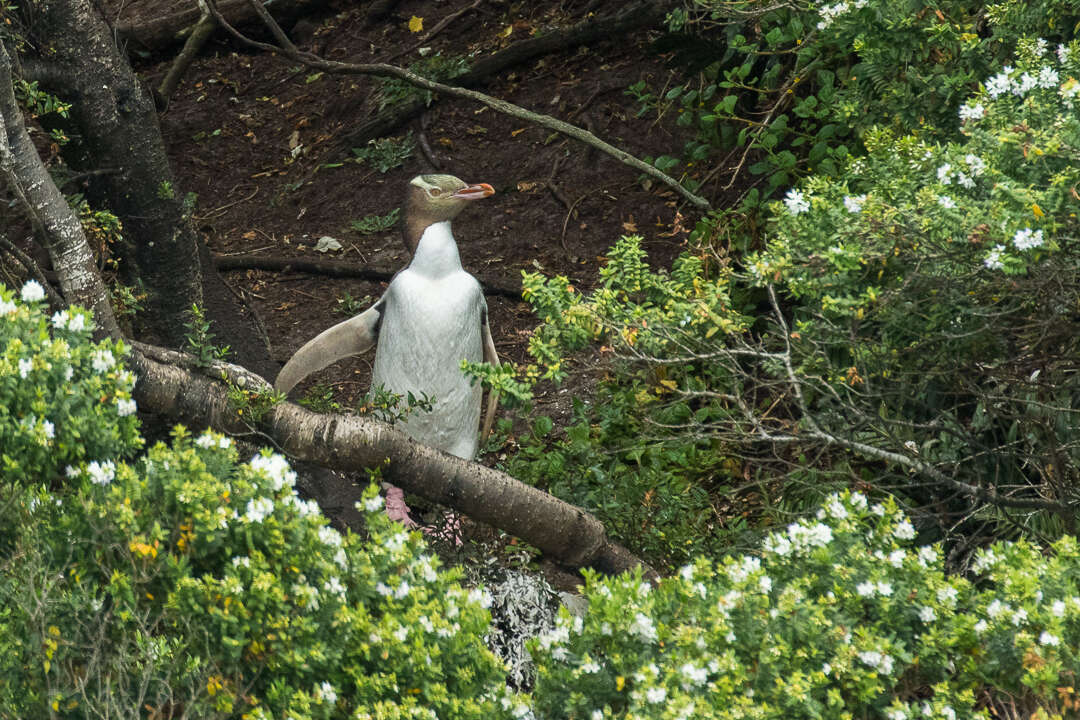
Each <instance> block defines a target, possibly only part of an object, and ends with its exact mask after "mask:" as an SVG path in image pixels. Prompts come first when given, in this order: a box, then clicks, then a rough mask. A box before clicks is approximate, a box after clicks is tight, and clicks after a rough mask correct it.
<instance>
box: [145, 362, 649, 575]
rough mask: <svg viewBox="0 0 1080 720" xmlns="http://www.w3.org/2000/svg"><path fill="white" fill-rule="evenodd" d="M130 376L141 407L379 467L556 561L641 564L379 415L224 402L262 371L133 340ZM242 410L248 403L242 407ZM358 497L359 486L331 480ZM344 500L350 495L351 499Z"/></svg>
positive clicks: (590, 526)
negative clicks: (196, 362) (195, 363)
mask: <svg viewBox="0 0 1080 720" xmlns="http://www.w3.org/2000/svg"><path fill="white" fill-rule="evenodd" d="M133 345H134V347H135V352H133V353H132V358H131V361H132V364H133V366H134V367H135V369H136V372H137V374H138V377H139V380H138V383H137V384H136V386H135V398H136V400H137V401H138V403H139V406H140V407H141V408H142V409H143V410H146V411H150V412H153V413H157V414H160V415H165V416H169V417H174V418H179V419H182V420H185V421H187V422H188V423H189V424H191V425H193V426H196V427H200V426H205V425H210V426H211V427H214V428H216V429H218V430H221V431H223V432H227V433H230V434H233V435H245V434H251V433H253V432H255V433H257V434H259V435H261V436H262V437H263V438H264V439H266V440H269V441H270V442H272V443H273V444H274V445H276V446H277V447H278V448H279V449H280V450H282V451H283V452H285V453H286V454H287V455H289V456H290V457H292V458H294V459H297V460H304V461H308V462H311V463H315V464H317V465H321V466H323V467H327V468H331V469H335V470H342V471H356V470H361V469H363V468H381V469H382V477H383V478H384V479H386V480H388V481H390V482H392V483H394V484H395V485H399V486H401V487H402V488H404V489H405V490H407V491H408V492H410V493H414V494H416V495H420V496H421V497H424V498H426V499H428V500H431V501H433V502H437V503H441V504H443V505H446V506H448V507H451V508H453V509H455V510H458V511H460V512H462V513H464V514H466V515H468V516H469V517H470V518H472V519H474V520H477V521H480V522H483V523H486V524H488V525H491V526H493V527H496V528H499V529H500V530H504V531H506V532H507V533H510V534H511V535H513V536H515V537H518V538H521V539H522V540H525V541H526V542H528V543H530V544H532V545H534V546H536V547H538V548H540V549H541V550H542V551H544V552H545V553H546V554H548V555H549V556H551V557H553V558H554V559H556V560H557V561H558V562H560V563H562V564H563V565H567V566H570V567H584V566H589V567H594V568H596V569H597V570H600V571H602V572H606V573H618V572H623V571H625V570H630V569H633V568H634V567H637V566H642V567H644V569H645V571H646V573H648V574H650V575H653V574H654V573H653V571H652V570H651V569H650V568H649V567H648V565H645V563H643V562H642V561H641V560H640V559H638V558H637V557H636V556H634V555H633V554H632V553H630V552H629V551H628V550H627V549H626V548H624V547H622V546H621V545H619V544H618V543H616V542H613V541H612V540H610V539H609V538H608V537H607V534H606V533H605V531H604V526H603V524H602V523H601V522H600V521H599V520H597V519H596V518H595V517H593V516H592V515H590V514H589V513H587V512H585V511H584V510H582V509H581V508H578V507H575V506H573V505H570V504H569V503H566V502H563V501H562V500H559V499H558V498H556V497H553V496H551V495H549V494H547V493H545V492H543V491H541V490H537V489H536V488H534V487H530V486H528V485H525V484H524V483H521V482H519V481H517V480H515V479H514V478H512V477H510V476H509V475H507V474H506V473H502V472H499V471H498V470H495V469H493V468H489V467H485V466H484V465H480V464H479V463H475V462H470V461H468V460H462V459H461V458H457V457H454V456H452V455H450V454H448V453H444V452H442V451H440V450H435V449H434V448H430V447H427V446H425V445H421V444H420V443H417V442H416V441H414V440H412V439H411V438H409V437H408V436H406V435H405V434H404V433H402V432H399V431H397V430H395V429H393V428H392V427H390V426H389V425H386V424H384V423H380V422H376V421H374V420H369V419H367V418H362V417H357V416H353V415H321V414H318V413H314V412H311V411H309V410H306V409H304V408H302V407H300V406H299V405H295V404H293V403H288V402H282V403H279V404H278V405H275V406H274V407H273V408H271V409H270V410H269V411H268V412H267V413H266V414H265V415H264V416H263V417H262V418H259V419H253V418H249V419H245V418H244V417H243V416H242V415H239V414H238V413H237V411H236V409H235V408H234V407H232V406H231V405H230V403H229V397H228V388H227V387H226V385H225V383H224V382H222V381H220V380H216V379H214V377H220V376H222V375H224V376H226V377H228V382H229V383H231V384H232V385H233V386H242V387H243V388H244V389H245V390H246V391H249V392H256V391H263V392H272V388H271V387H270V384H269V383H267V382H266V380H264V379H263V378H261V377H259V376H258V375H255V374H254V373H251V372H249V371H247V370H245V369H244V368H242V367H239V366H237V365H231V364H229V363H215V364H214V365H213V366H212V367H211V368H210V369H209V370H208V371H207V372H208V375H213V376H214V377H209V376H208V375H203V374H201V373H200V372H198V371H196V369H194V368H193V367H192V364H191V360H192V358H190V357H189V356H186V355H184V354H183V353H179V352H176V351H173V350H165V349H163V348H158V347H154V346H149V345H144V344H142V343H133ZM248 414H249V415H250V413H248ZM336 490H337V491H338V496H339V497H340V496H341V493H342V492H344V493H346V494H348V493H351V494H352V495H353V496H354V497H353V498H352V499H353V500H355V501H359V500H360V499H361V495H362V488H360V487H357V486H355V485H351V484H350V485H348V486H347V487H343V488H336ZM350 504H351V503H350Z"/></svg>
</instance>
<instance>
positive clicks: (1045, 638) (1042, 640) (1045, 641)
mask: <svg viewBox="0 0 1080 720" xmlns="http://www.w3.org/2000/svg"><path fill="white" fill-rule="evenodd" d="M1039 644H1040V645H1049V646H1050V647H1057V646H1058V645H1060V644H1061V638H1059V637H1058V636H1057V635H1052V634H1050V633H1049V632H1047V631H1046V630H1043V634H1042V635H1040V636H1039Z"/></svg>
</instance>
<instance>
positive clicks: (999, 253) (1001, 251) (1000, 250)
mask: <svg viewBox="0 0 1080 720" xmlns="http://www.w3.org/2000/svg"><path fill="white" fill-rule="evenodd" d="M1004 255H1005V246H1004V245H995V246H994V249H993V250H991V251H990V252H989V253H987V255H986V257H985V258H983V265H985V266H986V267H987V268H988V269H990V270H1000V269H1001V268H1003V267H1005V262H1004V261H1003V260H1002V257H1003V256H1004ZM976 572H978V570H976Z"/></svg>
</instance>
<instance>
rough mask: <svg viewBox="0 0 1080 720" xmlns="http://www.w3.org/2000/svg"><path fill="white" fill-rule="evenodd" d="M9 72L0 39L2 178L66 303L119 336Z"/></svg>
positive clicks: (78, 229) (87, 248)
mask: <svg viewBox="0 0 1080 720" xmlns="http://www.w3.org/2000/svg"><path fill="white" fill-rule="evenodd" d="M11 74H12V67H11V58H10V57H9V56H8V54H7V51H6V50H5V49H4V46H3V44H2V43H0V115H3V118H2V119H3V125H4V132H3V136H2V137H0V169H2V171H3V175H4V179H5V183H6V184H7V185H8V189H9V190H11V191H12V192H13V193H14V194H15V195H16V197H17V198H19V200H20V201H21V202H22V203H23V205H24V208H25V210H26V211H27V213H28V214H29V215H30V221H31V223H32V224H33V225H34V229H35V234H36V235H38V240H39V242H41V243H42V244H43V245H44V246H45V249H46V250H47V251H48V253H49V258H50V260H51V261H52V265H53V269H54V270H55V271H56V274H57V278H58V279H59V281H60V288H61V290H62V291H63V293H64V296H65V297H66V299H67V300H68V302H73V303H78V304H80V305H83V306H84V307H87V308H89V309H91V310H93V311H94V318H95V320H96V321H97V326H98V328H99V329H100V330H101V331H102V332H104V333H105V334H108V335H113V336H119V334H120V330H119V329H118V328H117V325H116V318H115V317H114V316H113V311H112V305H111V304H110V303H109V294H108V292H107V291H106V290H105V285H104V284H103V283H102V281H101V275H100V274H98V271H97V267H96V266H95V265H94V255H93V253H92V252H91V250H90V245H89V243H87V241H86V236H85V235H84V234H83V229H82V224H81V223H80V222H79V218H78V217H77V216H76V215H75V213H74V212H73V211H72V209H71V207H70V206H69V205H68V203H67V200H66V199H65V198H64V196H63V195H62V194H61V193H60V190H59V189H58V188H57V187H56V184H55V183H54V182H53V180H52V177H50V175H49V172H48V171H47V170H46V169H45V165H44V163H42V162H41V157H40V156H39V155H38V153H37V148H35V147H34V143H33V142H32V141H31V140H30V135H29V134H28V133H27V131H26V125H25V123H24V122H23V117H22V112H21V111H20V110H19V106H18V104H17V103H16V101H15V94H14V91H13V87H12V81H11Z"/></svg>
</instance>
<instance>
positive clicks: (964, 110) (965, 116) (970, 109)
mask: <svg viewBox="0 0 1080 720" xmlns="http://www.w3.org/2000/svg"><path fill="white" fill-rule="evenodd" d="M985 116H986V108H984V107H983V106H982V103H976V104H975V105H961V106H960V119H961V120H963V121H968V120H982V119H983V118H984V117H985Z"/></svg>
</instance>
